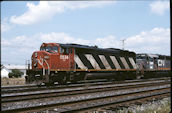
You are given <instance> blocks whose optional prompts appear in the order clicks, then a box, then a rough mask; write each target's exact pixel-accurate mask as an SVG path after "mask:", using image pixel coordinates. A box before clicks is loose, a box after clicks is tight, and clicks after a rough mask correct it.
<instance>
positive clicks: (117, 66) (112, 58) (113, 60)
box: [110, 56, 121, 69]
mask: <svg viewBox="0 0 172 113" xmlns="http://www.w3.org/2000/svg"><path fill="white" fill-rule="evenodd" d="M110 58H111V60H112V62H113V64H114V65H115V67H116V69H121V67H120V65H119V63H118V61H117V60H116V58H115V56H110Z"/></svg>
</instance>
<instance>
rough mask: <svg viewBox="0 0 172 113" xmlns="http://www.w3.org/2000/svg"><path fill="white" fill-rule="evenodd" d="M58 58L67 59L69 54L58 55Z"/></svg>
mask: <svg viewBox="0 0 172 113" xmlns="http://www.w3.org/2000/svg"><path fill="white" fill-rule="evenodd" d="M60 59H62V60H63V61H65V60H68V59H69V56H68V55H60Z"/></svg>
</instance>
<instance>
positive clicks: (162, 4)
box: [150, 0, 170, 15]
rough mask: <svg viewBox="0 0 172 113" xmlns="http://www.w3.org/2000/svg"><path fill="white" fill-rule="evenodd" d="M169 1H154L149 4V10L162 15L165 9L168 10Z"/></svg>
mask: <svg viewBox="0 0 172 113" xmlns="http://www.w3.org/2000/svg"><path fill="white" fill-rule="evenodd" d="M169 7H170V4H169V1H160V0H158V1H154V2H152V3H151V4H150V8H151V12H153V13H155V14H158V15H163V14H164V12H165V11H166V10H169Z"/></svg>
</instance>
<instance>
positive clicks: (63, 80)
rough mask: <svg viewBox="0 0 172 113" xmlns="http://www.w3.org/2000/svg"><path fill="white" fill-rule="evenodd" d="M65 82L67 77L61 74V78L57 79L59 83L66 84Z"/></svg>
mask: <svg viewBox="0 0 172 113" xmlns="http://www.w3.org/2000/svg"><path fill="white" fill-rule="evenodd" d="M66 83H67V77H66V76H63V77H62V79H61V80H60V81H59V84H66Z"/></svg>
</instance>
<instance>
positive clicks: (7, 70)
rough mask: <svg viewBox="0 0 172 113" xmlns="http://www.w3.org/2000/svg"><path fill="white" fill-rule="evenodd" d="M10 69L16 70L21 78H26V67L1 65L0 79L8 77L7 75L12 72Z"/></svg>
mask: <svg viewBox="0 0 172 113" xmlns="http://www.w3.org/2000/svg"><path fill="white" fill-rule="evenodd" d="M12 69H18V70H20V71H21V72H23V73H24V74H23V75H22V77H24V76H26V66H25V65H3V66H1V78H2V77H8V74H9V73H10V72H12Z"/></svg>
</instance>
